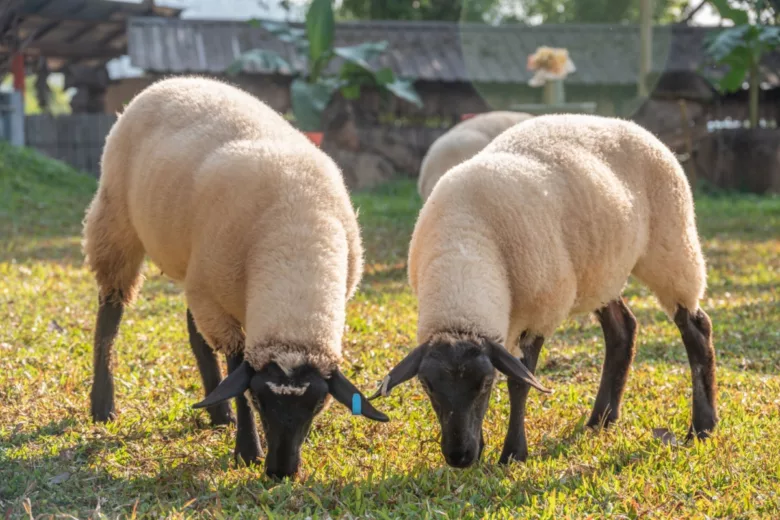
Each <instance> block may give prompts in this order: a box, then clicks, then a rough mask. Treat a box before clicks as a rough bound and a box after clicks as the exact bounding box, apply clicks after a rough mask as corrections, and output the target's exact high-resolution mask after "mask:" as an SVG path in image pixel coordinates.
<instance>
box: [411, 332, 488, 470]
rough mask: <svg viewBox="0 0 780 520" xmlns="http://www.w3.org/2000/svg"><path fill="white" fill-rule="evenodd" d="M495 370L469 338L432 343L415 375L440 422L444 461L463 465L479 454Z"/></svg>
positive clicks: (466, 464)
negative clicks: (459, 340) (455, 341)
mask: <svg viewBox="0 0 780 520" xmlns="http://www.w3.org/2000/svg"><path fill="white" fill-rule="evenodd" d="M495 376H496V370H495V368H494V367H493V364H492V363H491V362H490V357H489V356H488V355H487V354H486V353H485V351H484V350H483V349H482V348H480V347H479V346H478V345H475V344H473V343H470V342H468V341H463V342H457V343H454V344H453V343H442V344H431V345H430V348H429V349H428V352H427V353H426V355H425V356H424V357H423V358H422V361H421V362H420V368H419V371H418V373H417V378H418V379H419V380H420V383H421V384H422V387H423V389H424V390H425V393H427V394H428V397H429V399H430V400H431V405H432V406H433V410H434V411H435V412H436V416H437V417H438V418H439V424H440V425H441V451H442V454H443V455H444V459H445V460H446V461H447V464H449V465H450V466H454V467H456V468H465V467H468V466H471V465H472V464H474V463H475V462H476V461H477V460H478V459H479V457H480V455H481V454H482V448H483V446H484V443H483V440H482V421H483V420H484V418H485V412H487V408H488V404H489V402H490V392H491V390H492V388H493V381H494V380H495Z"/></svg>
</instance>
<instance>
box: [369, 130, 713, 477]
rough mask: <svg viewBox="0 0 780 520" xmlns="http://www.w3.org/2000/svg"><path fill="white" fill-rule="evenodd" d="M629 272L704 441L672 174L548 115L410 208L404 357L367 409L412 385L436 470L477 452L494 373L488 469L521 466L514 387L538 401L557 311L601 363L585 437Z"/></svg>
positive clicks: (695, 333)
mask: <svg viewBox="0 0 780 520" xmlns="http://www.w3.org/2000/svg"><path fill="white" fill-rule="evenodd" d="M630 274H633V275H634V276H636V277H637V278H638V279H639V280H641V281H642V282H643V283H644V284H645V285H646V286H647V287H648V288H649V289H650V290H652V291H653V293H654V294H655V295H656V297H657V298H658V300H659V302H660V304H661V306H662V307H663V309H664V311H665V312H666V313H667V314H668V315H669V316H671V317H673V318H674V322H675V324H676V325H677V327H678V328H679V331H680V333H681V335H682V341H683V344H684V345H685V349H686V351H687V354H688V360H689V362H690V366H691V373H692V379H693V424H692V426H691V429H690V430H689V433H688V435H689V438H690V437H691V436H693V435H694V434H695V435H696V436H697V437H698V438H706V437H708V435H709V432H711V431H712V430H713V429H714V427H715V425H716V422H717V414H716V410H715V352H714V349H713V346H712V325H711V322H710V319H709V317H708V316H707V314H706V313H705V312H704V311H703V310H702V309H701V308H700V307H699V300H700V299H701V298H702V296H703V294H704V290H705V285H706V272H705V264H704V259H703V257H702V252H701V247H700V244H699V237H698V235H697V230H696V222H695V216H694V210H693V199H692V196H691V191H690V188H689V186H688V182H687V180H686V178H685V175H684V173H683V170H682V168H681V167H680V165H679V164H678V162H677V161H676V159H675V157H674V155H673V154H672V153H671V152H670V151H669V150H668V149H667V148H666V147H665V146H664V145H663V144H662V143H661V142H659V141H658V140H657V139H656V138H655V137H653V136H652V135H651V134H650V133H649V132H647V131H645V130H644V129H642V128H641V127H639V126H637V125H635V124H633V123H631V122H627V121H623V120H619V119H612V118H604V117H598V116H585V115H548V116H541V117H538V118H534V119H532V120H529V121H527V122H525V123H523V124H521V125H517V126H515V127H514V128H512V129H510V130H508V131H506V132H504V133H503V134H502V135H501V136H499V137H498V138H497V139H496V140H494V141H493V142H492V143H491V144H490V145H488V146H487V147H486V148H485V149H484V150H483V151H482V152H480V153H479V154H477V155H476V156H474V157H473V158H472V159H470V160H469V161H467V162H465V163H463V164H461V165H459V166H457V167H455V168H453V169H452V170H451V171H450V172H449V173H448V174H447V175H446V176H445V177H444V178H442V180H441V181H440V182H439V183H438V185H437V186H436V189H434V191H433V193H432V195H431V197H430V199H429V200H428V201H427V203H426V204H425V206H424V207H423V209H422V211H421V213H420V216H419V218H418V221H417V223H416V226H415V229H414V234H413V236H412V241H411V245H410V250H409V281H410V284H411V286H412V288H413V289H414V291H415V293H416V295H417V297H418V299H419V323H418V332H417V334H418V340H419V342H420V346H419V347H417V348H416V349H414V350H412V352H411V353H410V354H409V355H408V356H407V357H406V358H405V359H404V360H403V361H401V363H400V364H398V365H397V366H396V367H395V368H394V369H393V370H392V371H391V372H390V373H389V375H388V376H387V377H386V378H385V380H384V381H383V383H382V385H381V386H380V389H379V390H378V391H377V393H376V394H375V395H374V396H372V397H371V398H372V399H373V398H374V397H377V396H378V395H386V394H387V393H388V392H389V391H390V390H391V389H392V388H393V387H394V386H396V385H398V384H400V383H402V382H404V381H406V380H408V379H410V378H412V377H414V376H415V375H417V377H418V378H419V380H420V382H421V383H422V385H423V388H424V389H425V391H426V392H427V393H428V395H429V397H430V399H431V403H432V405H433V407H434V410H435V411H436V413H437V415H438V417H439V421H440V423H441V427H442V443H441V447H442V451H443V453H444V456H445V458H446V460H447V462H448V463H449V464H450V465H452V466H459V467H465V466H468V465H470V464H472V463H473V462H474V461H475V460H477V459H478V458H479V456H480V454H481V451H482V433H481V429H482V421H483V418H484V414H485V411H486V409H487V405H488V400H489V396H490V391H491V388H492V385H493V382H494V380H495V370H494V367H495V368H496V369H498V370H500V371H501V372H503V373H505V374H507V375H508V376H509V396H510V401H511V412H510V418H509V431H508V433H507V436H506V439H505V441H504V448H503V452H502V454H501V458H500V462H501V463H506V462H508V461H509V460H510V459H516V460H525V458H526V457H527V455H528V448H527V444H526V437H525V426H524V416H525V402H526V397H527V395H528V391H529V388H530V386H534V387H536V388H538V389H540V390H544V388H543V387H542V386H541V385H539V383H538V382H537V381H536V380H535V379H534V377H533V372H534V370H535V368H536V362H537V358H538V355H539V351H540V349H541V347H542V343H543V342H544V339H545V338H547V337H549V336H550V335H551V334H552V333H553V331H554V330H555V329H556V328H557V327H558V326H559V324H560V323H561V322H562V321H563V320H564V319H565V318H566V317H567V316H568V315H569V314H571V313H582V312H591V311H595V313H596V316H597V317H598V319H599V321H600V323H601V327H602V330H603V334H604V339H605V343H606V355H605V361H604V367H603V371H602V376H601V384H600V386H599V390H598V395H597V397H596V401H595V405H594V407H593V413H592V415H591V417H590V420H589V422H588V425H590V426H591V427H595V426H598V425H600V424H609V423H611V422H613V421H614V420H616V419H617V418H618V413H619V409H620V401H621V397H622V394H623V389H624V386H625V383H626V378H627V375H628V370H629V367H630V364H631V360H632V358H633V355H634V348H635V341H636V320H635V319H634V316H633V315H632V313H631V311H630V310H629V309H628V307H627V306H626V304H625V303H624V302H623V301H622V299H621V292H622V290H623V287H624V285H625V283H626V280H627V278H628V276H629V275H630ZM502 342H503V345H508V346H511V347H514V348H516V349H517V350H516V351H515V353H516V354H519V355H520V356H521V359H522V361H519V360H517V359H516V358H515V357H513V356H512V355H510V354H509V353H508V352H507V350H506V349H505V348H504V347H503V346H502Z"/></svg>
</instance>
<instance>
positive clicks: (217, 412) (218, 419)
mask: <svg viewBox="0 0 780 520" xmlns="http://www.w3.org/2000/svg"><path fill="white" fill-rule="evenodd" d="M208 412H209V417H210V418H211V425H212V426H225V425H228V424H236V418H235V416H234V415H233V410H232V409H231V408H230V404H229V403H222V404H220V405H217V406H215V407H214V408H213V409H211V408H209V409H208Z"/></svg>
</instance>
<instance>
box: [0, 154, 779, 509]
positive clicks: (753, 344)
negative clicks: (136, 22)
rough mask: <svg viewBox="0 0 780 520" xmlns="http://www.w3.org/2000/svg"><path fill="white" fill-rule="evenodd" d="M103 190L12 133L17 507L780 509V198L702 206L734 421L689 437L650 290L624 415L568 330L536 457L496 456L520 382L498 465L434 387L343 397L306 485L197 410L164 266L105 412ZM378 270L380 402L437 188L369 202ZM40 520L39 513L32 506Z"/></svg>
mask: <svg viewBox="0 0 780 520" xmlns="http://www.w3.org/2000/svg"><path fill="white" fill-rule="evenodd" d="M94 189H95V182H94V180H92V179H91V178H89V177H86V176H83V175H80V174H78V173H76V172H73V171H72V170H70V169H69V168H67V167H66V166H64V165H62V164H60V163H56V162H53V161H48V160H46V159H43V158H41V157H40V156H38V155H37V154H34V153H32V152H22V153H20V152H19V151H17V150H11V149H9V148H8V147H7V146H4V145H2V144H0V219H1V220H0V322H2V327H0V514H3V515H6V517H7V518H22V517H24V518H27V517H29V516H32V517H37V516H38V515H41V514H56V513H63V514H64V513H67V514H69V515H73V516H75V517H78V518H86V517H90V516H93V517H94V516H102V517H105V518H115V517H126V516H130V515H132V514H133V512H135V514H136V515H138V516H155V515H156V516H163V517H174V518H184V517H187V518H189V517H192V516H197V517H204V518H233V517H236V516H246V517H251V518H255V517H274V518H275V517H285V518H286V517H297V518H305V517H307V516H312V517H322V516H325V515H326V512H327V513H329V514H330V515H331V516H332V517H333V518H341V517H344V516H345V515H351V516H352V517H372V518H399V517H403V518H406V517H431V518H433V517H435V518H440V517H449V518H458V517H480V518H481V517H485V516H490V517H491V518H509V517H513V518H514V517H533V518H567V517H588V516H589V515H590V516H595V517H603V516H609V515H613V516H620V517H629V518H636V517H640V516H650V517H654V518H704V517H730V518H734V517H740V518H745V517H777V516H778V515H779V514H780V376H778V374H779V373H780V348H779V347H780V326H779V325H778V323H780V303H778V284H779V282H780V236H778V234H779V233H780V231H779V230H780V199H778V198H766V197H765V198H759V197H750V196H722V197H702V198H699V199H698V201H697V213H698V222H699V226H700V230H701V233H702V236H703V244H704V248H705V254H706V256H707V259H708V263H709V269H710V271H709V291H708V294H707V296H706V299H705V301H704V302H703V306H704V307H705V309H706V310H707V312H708V313H709V314H710V316H711V318H712V321H713V324H714V333H715V345H716V349H717V352H718V363H719V368H718V370H719V371H718V379H719V387H720V389H719V409H720V415H721V423H720V427H719V429H718V431H717V433H716V435H715V436H714V438H713V439H712V441H711V442H708V443H699V444H692V445H681V446H672V445H666V444H663V443H661V442H660V441H658V440H657V439H655V438H654V437H653V434H652V430H653V428H668V429H669V430H671V431H672V432H673V433H674V434H675V435H676V436H677V438H678V439H679V438H682V437H683V436H684V434H685V432H686V430H687V427H688V422H689V420H690V374H689V369H688V364H687V358H686V356H685V350H684V348H683V346H682V342H681V341H680V338H679V335H678V334H677V331H676V328H675V327H674V325H673V323H671V321H670V320H668V319H667V318H666V316H665V315H664V314H663V313H662V312H661V311H660V309H659V307H658V305H657V304H656V302H655V300H654V299H653V297H652V295H651V294H650V293H649V292H648V291H647V290H646V289H644V288H643V287H641V286H639V285H638V284H636V283H635V282H633V281H632V282H631V283H630V284H629V286H628V288H627V290H626V296H627V298H628V303H629V305H630V306H631V308H632V310H633V312H634V314H635V315H636V316H637V319H638V321H639V346H638V354H637V359H636V362H635V364H634V366H633V369H632V373H631V375H630V377H629V382H628V386H627V389H626V394H625V399H624V407H623V415H622V417H621V419H620V420H619V422H618V423H617V424H616V427H615V428H613V429H612V430H610V431H606V432H601V433H598V434H595V433H592V432H590V431H588V430H587V429H585V428H584V426H583V425H584V421H585V419H586V417H587V414H588V413H589V412H590V407H591V406H592V403H593V400H594V398H595V393H596V390H597V386H598V380H599V376H600V366H601V362H602V360H603V341H602V337H601V329H600V328H599V326H598V324H597V322H596V321H595V320H594V319H592V318H590V317H588V316H583V317H577V318H573V319H569V320H567V321H566V322H565V323H564V325H563V326H562V327H561V328H560V330H559V331H558V332H557V334H556V335H555V336H554V337H553V338H551V339H550V340H548V342H547V344H546V348H545V349H544V351H543V353H542V357H541V360H540V365H539V366H540V368H539V371H538V373H539V375H540V379H541V381H542V382H543V383H545V384H548V385H550V386H552V387H553V388H554V389H555V393H553V394H552V395H542V394H540V393H538V392H532V393H531V396H530V398H529V405H528V406H529V408H528V409H529V414H528V419H527V428H528V435H529V447H530V458H529V460H528V462H527V463H526V464H514V465H512V466H510V467H508V468H503V467H499V466H498V465H497V464H496V461H497V459H498V455H499V453H500V449H501V443H502V441H503V435H504V432H505V430H506V422H507V411H508V396H507V393H506V386H505V384H503V383H502V384H500V385H499V386H498V388H497V391H496V392H495V393H494V395H493V399H492V405H491V408H490V410H489V412H488V415H487V418H486V422H485V437H486V442H487V447H486V450H485V453H484V455H483V459H482V462H481V463H480V464H478V465H477V466H476V467H474V468H470V469H468V470H452V469H450V468H448V467H446V466H445V465H444V462H443V459H442V457H441V454H440V453H439V448H438V425H437V423H436V421H435V417H434V415H433V412H432V410H431V408H430V405H429V403H428V401H427V399H425V398H424V396H423V393H422V391H421V389H420V388H419V385H418V384H416V383H413V384H408V385H404V386H401V387H399V388H398V389H397V390H396V391H394V392H393V395H392V396H391V397H389V398H387V399H384V400H382V401H380V402H378V404H377V405H378V406H379V407H380V409H382V410H383V411H385V412H387V413H388V414H389V415H390V417H391V422H390V423H387V424H379V423H375V422H372V421H367V420H365V419H359V418H353V417H352V416H351V415H350V414H349V413H348V411H346V410H344V409H343V407H339V406H332V407H331V408H330V410H328V411H326V412H325V413H324V414H323V415H322V416H321V417H320V418H319V419H318V420H317V421H316V422H315V425H314V428H313V432H312V435H311V438H310V439H309V441H308V442H307V443H306V445H305V447H304V453H303V457H304V461H303V474H302V479H301V481H300V482H295V483H284V484H277V483H272V482H269V481H267V480H265V478H264V477H263V475H262V468H244V467H240V468H239V467H236V466H235V464H234V463H233V461H232V450H233V439H232V436H233V432H234V430H233V428H232V427H231V428H211V427H209V426H208V418H207V416H206V414H205V413H204V412H202V411H197V410H193V409H191V408H190V405H192V404H193V403H195V402H196V401H197V400H199V399H200V397H201V395H202V388H201V383H200V378H199V375H198V372H197V367H196V365H195V360H194V358H193V356H192V355H191V353H190V350H189V346H188V343H187V335H186V325H185V314H184V313H185V304H184V300H183V297H182V293H181V290H180V289H179V288H178V287H177V286H176V285H175V284H173V283H172V282H170V281H169V280H168V279H166V278H164V277H162V276H160V275H159V270H158V269H155V268H154V266H153V265H151V264H147V265H146V266H145V271H146V275H147V277H148V278H147V281H146V284H145V287H144V289H143V291H142V293H141V298H140V299H139V301H138V303H137V304H136V305H135V306H134V307H133V308H131V309H129V310H128V311H127V312H126V315H125V320H124V322H123V323H122V329H121V332H120V337H119V340H118V342H117V357H118V365H117V383H116V385H117V405H118V408H119V411H120V417H119V420H118V421H116V422H115V423H112V424H109V425H93V424H92V423H91V421H90V420H89V417H88V408H89V402H88V395H89V388H90V383H91V364H92V348H91V339H92V331H93V326H94V319H95V316H94V313H95V311H96V306H97V296H96V291H95V283H94V281H93V279H92V277H91V276H90V275H89V273H88V272H87V270H86V269H85V268H84V266H83V265H82V254H81V251H80V245H79V243H80V239H79V234H80V229H81V225H80V222H81V218H82V216H83V213H84V209H85V207H86V205H87V203H88V202H89V199H90V196H91V194H92V193H93V191H94ZM354 201H355V204H356V206H357V207H358V208H359V211H360V220H361V224H362V226H363V230H364V231H363V233H364V243H365V246H366V250H367V254H366V274H365V276H364V279H363V283H362V285H361V290H360V292H359V293H358V294H357V295H356V297H355V299H354V300H353V301H352V302H350V304H349V308H348V319H347V328H348V330H347V334H346V337H345V351H346V356H345V358H346V362H345V365H344V370H345V372H346V374H347V375H348V377H350V379H352V380H353V381H354V382H355V384H357V385H358V386H359V387H360V388H361V389H363V390H364V391H366V392H372V391H373V389H374V388H375V385H376V384H377V383H378V381H379V380H381V378H382V377H383V376H384V375H385V373H386V371H387V369H389V368H390V367H391V366H393V364H395V363H396V362H398V361H399V360H400V359H401V358H402V357H403V356H404V354H405V353H406V352H407V351H408V350H409V349H411V348H413V347H414V346H415V327H416V308H417V307H416V306H417V303H416V299H415V298H414V297H413V296H412V294H411V292H410V290H409V288H408V286H407V283H406V248H407V245H408V240H409V236H410V234H411V231H412V229H413V226H414V222H415V219H416V216H417V211H418V210H419V207H420V200H419V197H418V196H417V193H416V189H415V186H414V183H413V182H412V181H409V180H404V181H397V182H393V183H390V184H388V185H385V186H382V187H381V188H379V189H377V190H374V191H373V192H371V193H358V194H355V196H354ZM28 511H29V513H28Z"/></svg>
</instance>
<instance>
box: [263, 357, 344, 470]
mask: <svg viewBox="0 0 780 520" xmlns="http://www.w3.org/2000/svg"><path fill="white" fill-rule="evenodd" d="M250 393H251V397H252V402H253V404H254V406H255V408H256V409H257V410H258V412H259V413H260V419H261V421H262V423H263V430H264V431H265V439H266V444H267V455H266V459H265V472H266V474H267V475H268V476H270V477H274V478H284V477H292V476H294V475H295V474H296V473H297V472H298V467H299V466H300V462H301V446H302V445H303V442H304V441H305V440H306V437H307V436H308V435H309V431H310V429H311V424H312V421H313V420H314V417H315V416H316V415H317V414H319V413H320V412H321V411H322V410H323V409H324V407H325V404H326V402H327V398H328V396H329V394H328V383H327V381H326V380H325V378H323V377H322V376H321V375H320V373H319V372H318V371H317V369H316V368H314V367H313V366H311V365H302V366H300V367H297V368H295V369H294V370H292V371H291V373H290V374H286V373H285V372H284V371H283V370H282V369H281V368H280V367H279V366H278V365H277V364H276V363H269V364H268V365H266V366H265V367H264V368H263V369H262V370H260V371H259V372H257V373H256V374H255V375H254V376H253V377H252V382H251V385H250Z"/></svg>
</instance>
